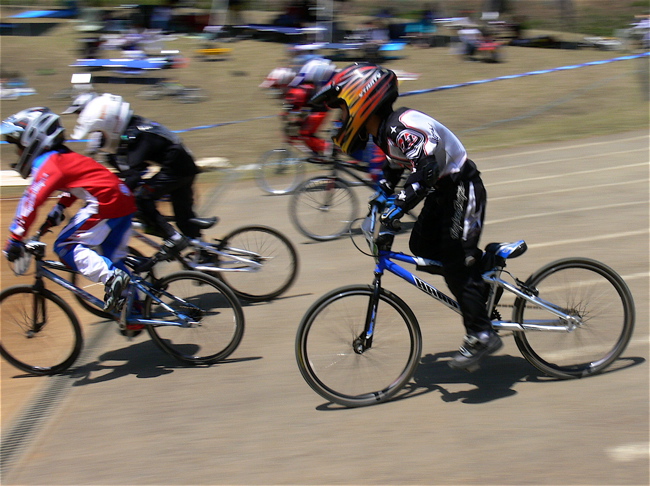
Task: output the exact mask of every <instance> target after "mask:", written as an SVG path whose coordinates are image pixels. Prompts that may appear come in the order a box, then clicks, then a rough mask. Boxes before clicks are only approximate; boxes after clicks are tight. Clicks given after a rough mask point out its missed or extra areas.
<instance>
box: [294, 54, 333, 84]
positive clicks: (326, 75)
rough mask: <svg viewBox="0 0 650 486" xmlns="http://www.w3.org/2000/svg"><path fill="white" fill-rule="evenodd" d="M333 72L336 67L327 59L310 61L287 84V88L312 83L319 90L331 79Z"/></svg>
mask: <svg viewBox="0 0 650 486" xmlns="http://www.w3.org/2000/svg"><path fill="white" fill-rule="evenodd" d="M335 72H336V66H335V65H334V64H332V61H330V60H329V59H324V58H317V59H312V60H311V61H307V62H306V63H305V64H304V65H303V66H302V67H301V68H300V71H299V72H298V74H297V75H296V77H295V78H293V80H292V81H291V83H289V86H291V87H293V86H298V85H300V84H302V83H312V84H313V85H315V86H316V87H317V88H320V87H321V86H323V85H324V84H325V83H327V82H328V81H329V80H330V79H331V78H332V75H333V74H334V73H335Z"/></svg>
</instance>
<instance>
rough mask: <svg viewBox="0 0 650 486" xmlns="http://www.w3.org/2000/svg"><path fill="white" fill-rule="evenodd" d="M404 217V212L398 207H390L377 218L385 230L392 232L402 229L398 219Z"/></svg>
mask: <svg viewBox="0 0 650 486" xmlns="http://www.w3.org/2000/svg"><path fill="white" fill-rule="evenodd" d="M402 216H404V210H403V209H402V208H400V207H398V206H394V205H393V206H390V207H388V208H387V209H386V211H384V213H383V214H382V215H381V216H380V217H379V221H380V222H381V224H383V225H384V226H385V227H386V228H388V229H390V230H392V231H399V230H400V229H401V228H402V225H401V224H400V221H399V219H400V218H401V217H402Z"/></svg>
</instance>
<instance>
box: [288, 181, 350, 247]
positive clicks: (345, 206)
mask: <svg viewBox="0 0 650 486" xmlns="http://www.w3.org/2000/svg"><path fill="white" fill-rule="evenodd" d="M358 212H359V203H358V202H357V197H356V195H355V194H354V192H353V190H352V189H351V188H350V186H349V185H348V183H347V182H346V181H344V180H343V179H339V178H334V177H327V176H320V177H314V178H312V179H309V180H307V181H305V182H303V183H302V184H301V185H300V186H298V188H297V189H296V190H295V191H294V193H293V194H292V195H291V200H290V201H289V217H290V219H291V222H292V223H293V225H294V226H295V227H296V229H297V230H298V231H300V233H302V234H303V235H305V236H306V237H308V238H311V239H312V240H315V241H330V240H335V239H337V238H340V237H341V236H343V235H346V234H348V232H349V231H350V224H351V223H352V221H354V220H355V219H356V217H357V214H358Z"/></svg>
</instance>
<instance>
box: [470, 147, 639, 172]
mask: <svg viewBox="0 0 650 486" xmlns="http://www.w3.org/2000/svg"><path fill="white" fill-rule="evenodd" d="M632 152H648V149H647V148H646V149H633V150H622V151H618V152H602V153H599V154H597V155H578V156H572V157H564V158H561V159H551V160H540V161H537V162H527V163H525V164H518V165H508V166H503V167H490V168H486V169H484V170H481V172H496V171H499V170H510V169H519V168H527V167H533V166H536V165H546V164H557V163H560V162H567V161H574V160H580V159H595V158H602V157H609V156H611V155H621V154H629V153H632ZM482 162H483V159H480V160H479V164H481V165H482Z"/></svg>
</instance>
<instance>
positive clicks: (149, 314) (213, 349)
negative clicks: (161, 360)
mask: <svg viewBox="0 0 650 486" xmlns="http://www.w3.org/2000/svg"><path fill="white" fill-rule="evenodd" d="M154 288H155V289H161V290H165V291H166V292H167V293H168V294H171V296H169V295H165V294H162V293H161V294H159V295H158V297H159V298H160V299H161V300H162V301H163V302H164V303H165V304H167V305H168V306H170V307H171V308H173V309H174V311H175V312H174V313H171V312H169V311H167V310H166V309H165V308H164V307H163V306H162V305H160V304H158V303H157V302H155V301H154V300H153V299H152V298H151V297H150V296H147V297H146V299H145V301H144V315H145V317H146V318H152V319H155V320H164V321H169V322H178V321H179V317H178V313H180V314H184V315H189V316H191V317H192V318H193V320H194V321H195V322H196V323H195V324H194V325H192V327H180V326H177V325H169V326H164V325H161V326H147V331H149V334H150V335H151V338H152V339H153V341H154V342H155V343H156V344H157V345H158V346H159V347H160V348H161V349H162V350H163V351H165V352H166V353H167V354H169V355H170V356H173V357H174V358H176V359H178V360H180V361H182V362H184V363H189V364H211V363H216V362H217V361H221V360H223V359H225V358H227V357H228V356H230V355H231V354H232V353H233V352H234V351H235V349H237V346H239V343H240V342H241V340H242V337H243V336H244V313H243V311H242V308H241V304H240V303H239V301H238V300H237V297H236V296H235V294H234V293H233V292H232V290H230V289H229V288H228V287H227V286H226V285H225V284H224V283H223V282H221V281H219V280H218V279H216V278H215V277H212V276H210V275H207V274H204V273H201V272H194V271H185V272H177V273H172V274H170V275H167V276H166V277H163V278H162V279H160V280H158V281H156V283H155V284H154Z"/></svg>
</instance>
